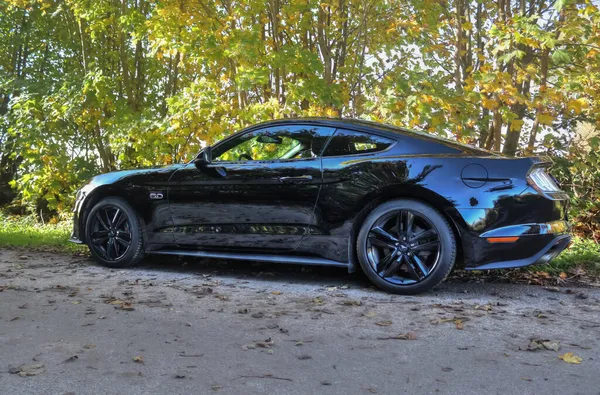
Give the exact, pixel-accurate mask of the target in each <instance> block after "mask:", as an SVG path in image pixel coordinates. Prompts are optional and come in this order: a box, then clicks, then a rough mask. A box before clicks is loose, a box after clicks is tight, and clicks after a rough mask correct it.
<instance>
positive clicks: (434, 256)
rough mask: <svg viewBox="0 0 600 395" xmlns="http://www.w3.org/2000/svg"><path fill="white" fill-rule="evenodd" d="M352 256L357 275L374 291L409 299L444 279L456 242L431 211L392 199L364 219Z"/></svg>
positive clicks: (451, 263)
mask: <svg viewBox="0 0 600 395" xmlns="http://www.w3.org/2000/svg"><path fill="white" fill-rule="evenodd" d="M410 218H412V220H411V219H410ZM405 229H406V230H405ZM435 236H437V238H436V237H435ZM436 239H437V241H436ZM356 251H357V254H358V260H359V263H360V266H361V268H362V270H363V272H364V273H365V275H366V276H367V277H368V278H369V280H370V281H371V282H372V283H373V284H375V285H376V286H377V287H378V288H380V289H382V290H384V291H387V292H391V293H396V294H401V295H413V294H416V293H420V292H424V291H428V290H430V289H432V288H434V287H435V286H437V285H438V284H439V283H441V282H442V281H444V279H445V278H446V277H447V276H448V274H450V271H451V270H452V268H453V266H454V262H455V260H456V239H455V237H454V233H453V231H452V228H451V227H450V224H449V223H448V221H447V220H446V219H445V218H444V217H443V216H442V215H441V214H440V213H439V212H438V211H437V210H436V209H434V208H433V207H431V206H429V205H427V204H425V203H422V202H419V201H416V200H411V199H398V200H392V201H388V202H386V203H383V204H381V205H380V206H377V207H376V208H375V209H373V211H371V212H370V213H369V215H367V217H366V218H365V220H364V222H363V224H362V226H361V228H360V231H359V233H358V236H357V238H356Z"/></svg>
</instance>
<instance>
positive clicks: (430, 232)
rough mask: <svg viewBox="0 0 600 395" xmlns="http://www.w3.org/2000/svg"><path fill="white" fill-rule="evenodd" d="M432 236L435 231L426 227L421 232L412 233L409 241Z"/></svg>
mask: <svg viewBox="0 0 600 395" xmlns="http://www.w3.org/2000/svg"><path fill="white" fill-rule="evenodd" d="M433 236H437V233H436V231H434V230H433V229H428V230H424V231H422V232H419V233H417V234H416V235H414V236H413V237H412V239H411V240H410V241H421V240H426V239H427V238H429V237H433Z"/></svg>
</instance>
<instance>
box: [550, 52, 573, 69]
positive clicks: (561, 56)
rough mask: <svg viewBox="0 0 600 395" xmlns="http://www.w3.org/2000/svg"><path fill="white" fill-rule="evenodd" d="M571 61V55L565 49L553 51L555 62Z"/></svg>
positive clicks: (553, 60)
mask: <svg viewBox="0 0 600 395" xmlns="http://www.w3.org/2000/svg"><path fill="white" fill-rule="evenodd" d="M570 61H571V55H569V53H568V52H567V51H565V50H564V49H557V50H556V51H554V52H553V53H552V62H553V63H554V64H557V65H558V64H562V63H568V62H570Z"/></svg>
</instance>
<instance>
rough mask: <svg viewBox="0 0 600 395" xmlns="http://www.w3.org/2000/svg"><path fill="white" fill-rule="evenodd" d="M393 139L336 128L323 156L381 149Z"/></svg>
mask: <svg viewBox="0 0 600 395" xmlns="http://www.w3.org/2000/svg"><path fill="white" fill-rule="evenodd" d="M392 144H394V140H391V139H386V138H385V137H380V136H376V135H371V134H366V133H361V132H355V131H352V130H345V129H338V130H337V131H336V132H335V134H334V135H333V137H332V138H331V141H330V142H329V144H328V145H327V148H326V149H325V152H324V153H323V156H342V155H355V154H366V153H371V152H378V151H383V150H385V149H386V148H388V147H389V146H390V145H392Z"/></svg>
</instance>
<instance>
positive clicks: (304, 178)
mask: <svg viewBox="0 0 600 395" xmlns="http://www.w3.org/2000/svg"><path fill="white" fill-rule="evenodd" d="M312 179H313V178H312V176H308V175H307V176H297V177H279V181H281V182H285V183H300V182H309V181H312Z"/></svg>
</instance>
